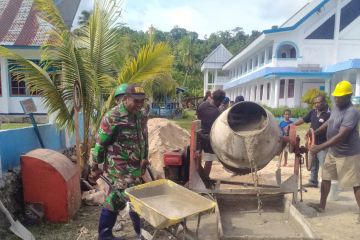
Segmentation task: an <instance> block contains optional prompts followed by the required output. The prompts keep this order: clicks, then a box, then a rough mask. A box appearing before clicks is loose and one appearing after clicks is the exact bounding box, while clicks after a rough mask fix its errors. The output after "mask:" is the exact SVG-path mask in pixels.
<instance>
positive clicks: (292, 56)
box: [290, 47, 296, 58]
mask: <svg viewBox="0 0 360 240" xmlns="http://www.w3.org/2000/svg"><path fill="white" fill-rule="evenodd" d="M290 58H296V49H295V48H294V47H293V48H291V49H290Z"/></svg>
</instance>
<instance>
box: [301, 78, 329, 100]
mask: <svg viewBox="0 0 360 240" xmlns="http://www.w3.org/2000/svg"><path fill="white" fill-rule="evenodd" d="M295 89H296V88H295ZM325 92H326V94H327V95H329V96H330V94H331V78H328V79H325Z"/></svg>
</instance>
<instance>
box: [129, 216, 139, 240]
mask: <svg viewBox="0 0 360 240" xmlns="http://www.w3.org/2000/svg"><path fill="white" fill-rule="evenodd" d="M129 215H130V218H131V221H132V224H133V227H134V231H135V233H136V237H137V239H141V222H140V217H139V215H138V214H137V213H136V212H134V211H130V212H129Z"/></svg>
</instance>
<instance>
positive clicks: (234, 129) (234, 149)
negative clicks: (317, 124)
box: [210, 102, 284, 174]
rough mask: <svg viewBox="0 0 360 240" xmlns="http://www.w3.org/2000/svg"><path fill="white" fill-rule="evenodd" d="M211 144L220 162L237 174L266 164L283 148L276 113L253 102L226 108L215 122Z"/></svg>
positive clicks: (246, 172) (245, 172)
mask: <svg viewBox="0 0 360 240" xmlns="http://www.w3.org/2000/svg"><path fill="white" fill-rule="evenodd" d="M210 142H211V146H212V148H213V150H214V152H215V154H216V155H217V157H218V158H219V160H220V162H221V163H222V164H223V165H224V166H225V167H226V168H228V169H229V170H231V171H233V172H234V173H237V174H248V173H250V172H251V167H252V166H254V165H252V164H251V163H250V161H252V160H253V162H254V163H255V164H256V167H257V169H258V170H260V169H261V168H263V167H265V166H266V165H267V164H268V163H269V162H270V161H271V159H273V157H274V156H275V155H278V154H280V153H281V151H282V150H283V148H284V142H283V140H282V136H281V131H280V128H279V126H278V123H277V121H276V120H275V118H274V116H273V115H272V114H271V113H270V112H269V111H267V110H266V109H264V108H263V107H261V106H260V105H258V104H256V103H253V102H240V103H237V104H235V105H234V106H232V107H231V108H229V109H227V110H226V111H224V112H223V113H222V114H221V115H220V116H219V117H218V118H217V119H216V121H215V122H214V124H213V126H212V128H211V133H210Z"/></svg>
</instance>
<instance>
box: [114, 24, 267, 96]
mask: <svg viewBox="0 0 360 240" xmlns="http://www.w3.org/2000/svg"><path fill="white" fill-rule="evenodd" d="M116 31H117V32H118V33H119V34H120V36H121V37H120V38H119V39H120V41H121V42H122V49H123V52H124V54H122V56H123V58H122V59H127V58H129V57H134V56H136V53H137V52H138V51H139V50H140V49H141V46H142V45H143V44H144V43H146V42H147V41H149V39H150V41H153V42H155V43H156V42H166V43H167V44H168V45H169V46H170V47H171V52H172V55H173V56H174V57H175V59H174V65H173V69H172V73H171V75H172V78H173V79H174V80H175V81H176V82H177V85H178V86H180V87H182V88H184V89H186V90H187V91H186V92H185V95H186V96H202V95H203V74H202V73H201V71H200V67H201V63H202V61H203V60H204V58H205V57H206V56H207V55H209V54H210V53H211V52H212V51H213V50H214V49H215V48H216V47H217V46H218V45H219V44H221V43H222V44H224V45H225V47H226V48H228V49H229V51H230V52H232V53H233V54H237V53H239V52H240V51H241V50H242V49H243V48H245V47H246V46H247V45H248V44H249V43H250V42H252V41H253V40H254V39H256V38H257V37H258V36H259V35H260V32H258V31H252V33H251V34H246V33H245V32H244V31H243V29H242V28H241V27H237V28H235V29H233V30H231V31H230V30H226V31H219V32H216V33H212V34H211V35H210V36H208V37H207V36H205V39H204V40H202V39H199V36H198V34H197V33H196V32H191V31H188V30H186V29H184V28H180V27H177V26H175V27H174V28H173V29H172V30H170V32H163V31H160V30H158V29H156V28H154V27H150V29H149V30H148V32H146V33H144V32H143V31H134V30H132V29H130V28H128V27H121V28H119V29H117V30H116ZM149 35H150V36H149ZM122 59H121V58H120V59H119V61H118V62H123V61H124V60H122Z"/></svg>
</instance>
